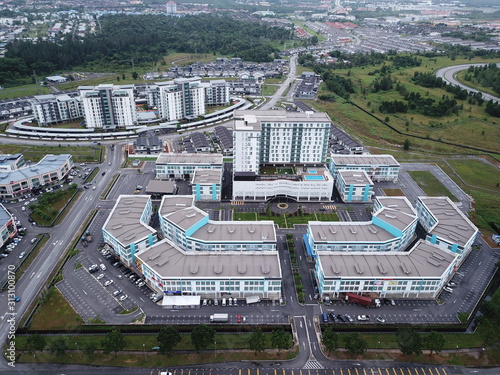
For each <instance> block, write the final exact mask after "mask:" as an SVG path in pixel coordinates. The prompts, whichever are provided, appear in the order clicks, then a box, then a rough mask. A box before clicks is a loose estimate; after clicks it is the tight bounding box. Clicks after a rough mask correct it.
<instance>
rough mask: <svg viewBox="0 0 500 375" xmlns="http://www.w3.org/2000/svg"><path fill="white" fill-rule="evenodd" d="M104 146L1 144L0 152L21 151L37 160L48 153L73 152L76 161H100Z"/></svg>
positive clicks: (28, 157) (30, 158)
mask: <svg viewBox="0 0 500 375" xmlns="http://www.w3.org/2000/svg"><path fill="white" fill-rule="evenodd" d="M101 150H102V146H94V147H87V146H78V145H72V146H26V145H13V144H11V145H0V152H1V153H2V154H16V153H21V154H23V155H24V159H25V160H31V161H33V162H37V161H39V160H40V159H42V158H43V157H44V156H45V155H47V154H55V155H60V154H71V155H73V161H74V162H75V163H82V162H85V163H87V162H99V155H100V153H101Z"/></svg>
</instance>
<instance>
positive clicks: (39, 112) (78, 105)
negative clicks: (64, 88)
mask: <svg viewBox="0 0 500 375" xmlns="http://www.w3.org/2000/svg"><path fill="white" fill-rule="evenodd" d="M30 103H31V109H32V110H33V116H34V117H35V120H36V121H37V122H38V124H39V125H40V126H47V125H50V124H57V123H61V122H68V121H76V120H79V119H81V118H83V114H84V113H83V106H82V101H81V99H80V98H79V97H74V98H72V97H70V96H69V95H57V96H56V95H51V94H49V95H36V96H35V97H34V98H33V99H32V100H31V101H30Z"/></svg>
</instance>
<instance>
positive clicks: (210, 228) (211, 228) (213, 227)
mask: <svg viewBox="0 0 500 375" xmlns="http://www.w3.org/2000/svg"><path fill="white" fill-rule="evenodd" d="M214 230H215V225H209V226H207V232H208V233H213V232H214Z"/></svg>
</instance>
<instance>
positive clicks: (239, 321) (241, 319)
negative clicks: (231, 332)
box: [236, 314, 243, 323]
mask: <svg viewBox="0 0 500 375" xmlns="http://www.w3.org/2000/svg"><path fill="white" fill-rule="evenodd" d="M242 321H243V317H242V316H241V315H240V314H238V315H236V323H241V322H242Z"/></svg>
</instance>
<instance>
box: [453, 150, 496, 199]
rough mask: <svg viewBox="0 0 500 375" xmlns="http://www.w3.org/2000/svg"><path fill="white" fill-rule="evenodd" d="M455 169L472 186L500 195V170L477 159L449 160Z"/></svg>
mask: <svg viewBox="0 0 500 375" xmlns="http://www.w3.org/2000/svg"><path fill="white" fill-rule="evenodd" d="M447 161H448V163H449V164H450V165H451V166H452V167H453V169H454V170H455V171H456V172H457V173H458V174H459V175H460V176H461V177H462V178H463V179H464V180H465V181H466V182H467V183H468V184H470V185H474V186H478V187H482V188H485V189H491V190H496V191H497V192H498V194H500V187H499V185H500V170H499V169H498V168H495V167H494V166H492V165H490V164H487V163H486V162H482V161H480V160H477V159H453V158H450V159H447Z"/></svg>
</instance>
